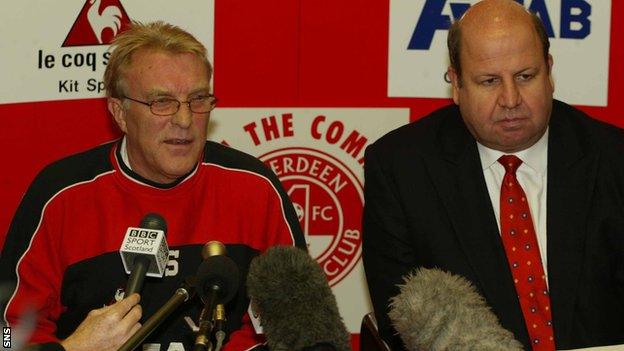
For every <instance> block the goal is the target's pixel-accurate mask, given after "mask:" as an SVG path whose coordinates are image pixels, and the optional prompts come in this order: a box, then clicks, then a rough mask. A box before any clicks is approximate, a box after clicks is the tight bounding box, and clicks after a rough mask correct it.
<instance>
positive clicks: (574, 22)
mask: <svg viewBox="0 0 624 351" xmlns="http://www.w3.org/2000/svg"><path fill="white" fill-rule="evenodd" d="M515 1H516V2H517V3H519V4H521V5H522V6H525V0H515ZM445 4H446V0H426V1H425V5H424V7H423V10H422V13H421V14H420V17H419V18H418V23H416V28H415V29H414V32H413V33H412V37H411V38H410V41H409V45H408V46H407V49H408V50H429V48H430V47H431V42H432V41H433V36H434V35H435V32H436V31H438V30H448V29H449V27H450V26H451V17H450V16H448V15H444V14H442V11H443V10H444V5H445ZM449 5H450V7H451V13H452V15H453V19H454V20H457V19H458V18H461V16H463V15H464V13H465V12H466V11H467V10H468V9H469V8H470V4H467V3H453V2H451V3H450V4H449ZM528 9H529V11H531V12H534V13H535V14H536V15H537V16H539V18H540V19H541V20H542V23H544V28H545V29H546V34H547V35H548V37H550V38H554V37H555V31H554V28H553V25H552V21H551V19H550V15H549V14H548V8H547V7H546V0H533V1H531V5H529V7H528ZM590 15H591V5H590V4H589V3H588V2H587V1H585V0H561V27H560V31H561V32H560V37H561V38H569V39H583V38H585V37H587V36H588V35H589V34H590V32H591V21H590V20H589V16H590Z"/></svg>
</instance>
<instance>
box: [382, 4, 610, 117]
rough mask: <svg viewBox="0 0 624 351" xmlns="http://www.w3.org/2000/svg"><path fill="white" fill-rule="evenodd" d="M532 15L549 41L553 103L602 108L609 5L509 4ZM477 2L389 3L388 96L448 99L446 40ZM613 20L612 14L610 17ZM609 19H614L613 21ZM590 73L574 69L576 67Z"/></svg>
mask: <svg viewBox="0 0 624 351" xmlns="http://www.w3.org/2000/svg"><path fill="white" fill-rule="evenodd" d="M515 1H516V2H517V3H519V4H521V5H522V6H523V7H525V8H526V9H527V10H529V11H532V12H534V13H536V14H537V16H538V17H539V18H540V19H541V21H542V23H543V24H544V28H545V30H546V33H547V35H548V36H549V37H550V38H551V40H550V42H551V46H550V52H551V54H552V56H553V58H554V62H555V64H554V66H553V72H552V73H553V78H554V80H555V86H556V87H557V88H556V89H555V98H557V99H560V100H563V101H566V102H568V103H571V104H578V105H589V106H606V104H607V96H608V83H609V48H610V41H611V35H612V34H611V17H612V14H611V7H612V5H611V1H604V0H515ZM476 3H478V1H477V0H391V1H390V28H389V42H388V57H389V60H388V96H392V97H420V98H449V97H450V85H449V84H448V82H447V81H445V79H444V77H445V73H446V71H447V68H448V64H449V61H448V51H447V47H446V39H447V35H448V29H449V27H450V25H451V23H452V22H453V21H456V20H458V19H459V18H461V17H462V16H463V15H464V14H465V13H466V11H467V10H468V9H469V8H470V7H471V6H473V5H474V4H476ZM614 15H615V14H614ZM614 18H617V16H616V17H614ZM588 64H590V65H591V68H589V67H588V69H583V70H579V67H581V66H582V67H587V65H588Z"/></svg>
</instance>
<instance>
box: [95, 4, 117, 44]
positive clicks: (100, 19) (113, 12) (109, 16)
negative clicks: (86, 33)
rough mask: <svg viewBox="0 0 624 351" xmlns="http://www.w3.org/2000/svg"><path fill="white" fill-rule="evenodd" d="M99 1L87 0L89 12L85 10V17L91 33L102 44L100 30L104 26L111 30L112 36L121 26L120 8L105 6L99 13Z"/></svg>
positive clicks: (102, 29) (101, 30)
mask: <svg viewBox="0 0 624 351" xmlns="http://www.w3.org/2000/svg"><path fill="white" fill-rule="evenodd" d="M100 1H101V0H89V4H90V5H91V7H89V12H87V18H88V19H89V24H90V25H91V29H93V33H95V36H96V37H97V39H98V42H99V43H100V44H102V32H103V31H104V29H106V28H110V29H112V30H113V37H115V35H117V32H119V29H120V28H121V10H120V9H119V7H117V6H106V7H105V8H104V11H102V13H100V11H99V8H100Z"/></svg>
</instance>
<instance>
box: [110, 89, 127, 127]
mask: <svg viewBox="0 0 624 351" xmlns="http://www.w3.org/2000/svg"><path fill="white" fill-rule="evenodd" d="M107 105H108V111H109V112H110V113H111V115H113V119H115V123H117V125H118V126H119V129H121V131H122V132H124V133H127V128H126V110H125V109H124V107H123V102H122V101H121V100H120V99H118V98H114V97H109V98H108V101H107Z"/></svg>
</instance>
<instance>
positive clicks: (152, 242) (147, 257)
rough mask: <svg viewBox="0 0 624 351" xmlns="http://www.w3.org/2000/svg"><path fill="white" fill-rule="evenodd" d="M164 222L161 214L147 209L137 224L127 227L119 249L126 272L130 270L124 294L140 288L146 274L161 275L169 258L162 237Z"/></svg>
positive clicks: (134, 291)
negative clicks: (149, 211) (136, 225)
mask: <svg viewBox="0 0 624 351" xmlns="http://www.w3.org/2000/svg"><path fill="white" fill-rule="evenodd" d="M166 232H167V224H166V223H165V220H164V219H163V218H162V216H161V215H159V214H156V213H148V214H146V215H145V217H143V219H142V220H141V223H140V224H139V227H138V228H136V227H129V228H128V230H127V231H126V236H125V237H124V240H123V242H122V243H121V248H120V249H119V253H120V254H121V261H122V262H123V265H124V269H125V270H126V273H127V274H130V277H129V278H128V283H127V284H126V289H125V290H124V291H125V292H124V296H130V295H131V294H133V293H139V292H141V289H142V288H143V282H144V280H145V276H146V275H147V276H148V277H158V278H162V276H163V274H164V273H165V267H166V266H167V261H168V260H169V247H168V246H167V241H166V240H165V234H166Z"/></svg>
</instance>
